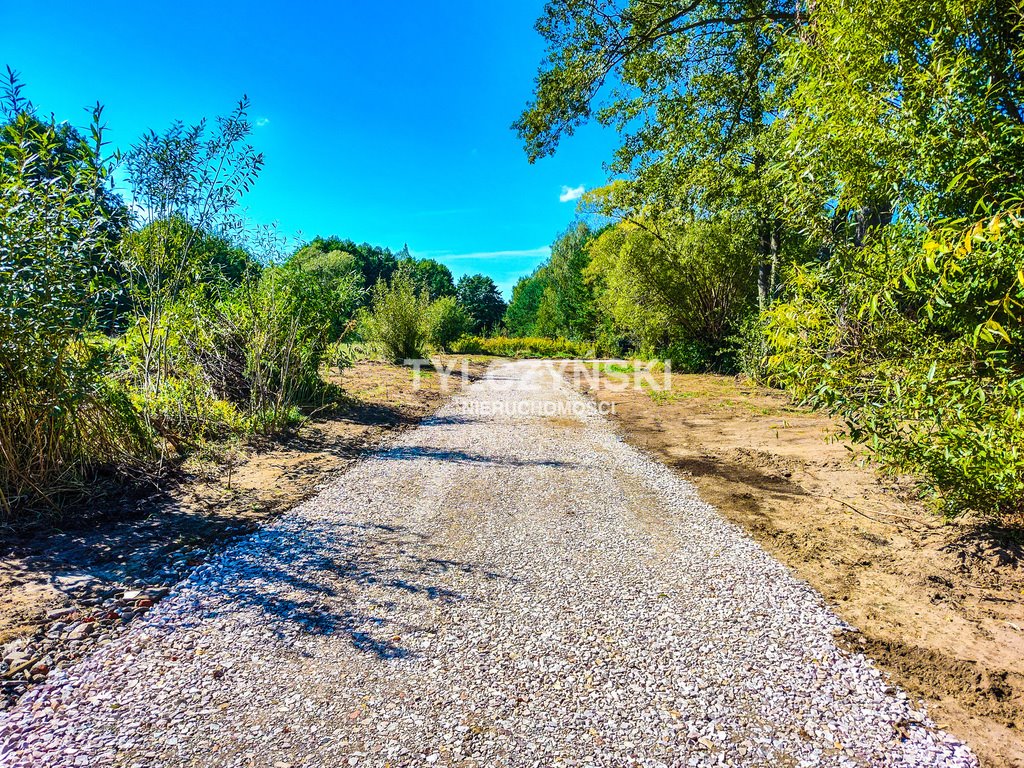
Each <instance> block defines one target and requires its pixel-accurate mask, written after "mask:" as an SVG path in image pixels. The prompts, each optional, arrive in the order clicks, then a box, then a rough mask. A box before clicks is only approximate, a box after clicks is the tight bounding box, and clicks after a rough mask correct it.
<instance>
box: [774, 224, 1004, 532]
mask: <svg viewBox="0 0 1024 768" xmlns="http://www.w3.org/2000/svg"><path fill="white" fill-rule="evenodd" d="M931 237H932V236H929V235H927V234H926V233H923V232H917V231H903V232H894V231H890V232H889V233H887V235H886V236H885V237H882V238H879V239H878V240H877V241H876V242H874V243H872V244H871V245H870V246H867V247H864V248H854V249H848V250H845V251H841V252H839V253H837V254H836V255H834V256H833V257H832V258H831V259H830V260H829V261H827V262H825V263H822V264H819V265H814V266H810V267H806V268H803V269H800V270H797V271H796V272H795V275H794V279H793V280H792V281H791V285H790V290H791V291H792V297H791V298H790V299H789V300H788V301H786V302H783V303H780V304H778V305H777V306H775V307H774V308H773V309H772V310H771V311H770V312H768V313H767V315H766V323H767V330H768V334H769V341H770V344H771V346H772V348H773V349H772V355H771V358H770V372H771V377H772V380H773V381H774V382H776V383H779V384H782V385H784V386H786V387H787V388H789V389H790V390H791V391H793V392H794V393H796V394H797V395H798V396H800V397H801V398H803V400H804V401H805V402H807V403H808V404H810V405H812V406H816V407H821V408H825V409H827V410H829V411H831V412H832V413H834V414H837V415H838V416H840V417H841V418H842V419H843V420H844V422H845V424H846V430H847V432H848V433H849V435H850V436H851V437H852V438H853V439H855V440H858V441H861V442H864V443H866V444H867V445H868V446H869V447H870V448H871V449H872V450H873V452H874V455H875V457H876V458H877V459H878V460H879V461H880V462H881V463H882V465H883V466H885V467H886V468H888V469H890V470H892V471H898V472H907V473H910V474H912V475H915V476H917V477H918V478H920V481H921V485H922V489H923V490H924V491H925V492H926V493H927V494H928V495H930V496H931V497H932V498H933V499H935V501H936V502H937V503H938V504H939V505H940V506H941V509H942V510H943V511H944V512H945V514H946V515H947V516H948V517H953V516H956V515H959V514H961V513H963V512H965V511H974V512H976V513H979V514H981V515H983V516H985V517H988V518H991V519H1000V518H1004V517H1006V516H1011V515H1018V514H1020V513H1021V512H1022V511H1024V359H1022V357H1024V356H1022V342H1024V336H1022V334H1021V330H1020V323H1019V322H1018V321H1014V319H1013V318H1014V317H1015V315H1016V313H1017V312H1018V308H1019V307H1020V306H1021V305H1022V303H1024V277H1022V273H1021V272H1020V271H1019V270H1020V263H1021V260H1020V253H1021V249H1022V248H1024V238H1022V237H1021V234H1020V231H1019V230H1016V229H1015V230H1013V231H1010V232H1009V233H1003V234H1002V235H1001V236H999V237H998V238H992V242H988V243H986V242H985V241H984V235H982V236H980V237H976V236H972V237H971V240H972V241H973V242H970V243H968V245H967V247H966V248H964V249H963V250H962V252H961V253H960V254H959V255H958V257H956V258H954V257H953V256H952V254H948V253H947V254H941V253H940V254H936V253H932V254H931V255H929V257H928V258H927V259H922V257H921V254H922V253H927V252H928V251H929V248H935V247H936V246H929V245H928V243H929V242H934V241H933V240H932V239H931ZM922 244H924V246H925V247H924V249H922ZM943 248H944V246H943ZM894 275H896V276H900V275H902V278H897V281H896V282H894V279H893V276H894Z"/></svg>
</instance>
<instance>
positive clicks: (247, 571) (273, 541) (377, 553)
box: [192, 521, 514, 659]
mask: <svg viewBox="0 0 1024 768" xmlns="http://www.w3.org/2000/svg"><path fill="white" fill-rule="evenodd" d="M430 549H431V542H430V540H429V539H428V538H425V537H423V536H421V535H418V534H415V533H414V532H412V531H410V530H408V529H407V528H405V527H402V526H386V525H375V524H368V523H356V522H341V523H338V522H333V521H332V522H331V523H330V524H326V523H324V522H310V524H309V525H302V526H297V525H287V526H281V527H275V528H269V529H264V530H261V531H260V532H259V533H257V534H255V535H254V536H252V537H251V538H250V539H249V540H247V541H244V542H241V543H240V544H239V545H238V546H236V547H235V548H233V549H232V550H229V551H227V552H225V553H224V554H223V555H222V557H221V558H220V560H219V561H218V562H217V564H216V573H215V575H214V578H216V579H217V581H218V582H220V583H221V586H220V588H219V590H218V593H217V594H218V599H217V600H216V601H215V604H214V607H213V608H212V609H208V610H206V611H204V612H201V613H197V614H196V615H195V616H194V617H193V618H192V623H194V624H199V623H200V622H202V621H203V620H205V619H208V618H211V617H215V616H218V615H230V614H237V613H238V612H243V613H244V612H246V611H255V612H257V613H258V614H259V616H260V619H259V620H260V622H261V623H263V624H264V625H265V626H267V627H268V628H269V629H270V630H271V631H272V632H273V634H274V635H275V636H276V637H277V638H279V639H280V640H282V641H284V642H294V641H295V640H296V639H297V638H299V637H301V636H303V635H316V636H332V635H338V636H340V637H343V638H345V639H347V641H348V642H349V643H350V644H351V645H352V647H353V648H355V649H356V650H358V651H360V652H363V653H368V654H371V655H373V656H376V657H377V658H380V659H403V658H409V657H412V656H415V655H416V653H415V651H414V650H413V649H411V648H409V647H407V646H405V645H402V644H401V642H400V639H401V638H403V637H405V636H407V635H410V634H416V633H422V632H426V631H429V630H428V629H427V628H425V627H421V626H415V625H410V624H408V623H406V622H405V620H404V618H403V617H404V616H405V615H407V614H408V613H410V612H411V613H414V614H415V612H416V609H417V608H419V607H423V606H424V605H427V604H430V603H441V604H450V603H454V602H458V601H462V600H467V599H472V598H471V596H468V595H466V594H464V593H463V592H462V591H461V590H460V589H459V588H457V586H456V579H455V577H457V576H460V575H465V574H478V575H479V577H480V578H482V579H484V580H499V579H500V580H509V579H511V580H514V578H513V577H510V576H507V575H504V574H501V573H498V572H495V571H492V570H489V569H486V568H481V567H480V566H479V565H476V564H474V563H469V562H464V561H458V560H450V559H443V558H438V557H434V556H432V555H431V554H430Z"/></svg>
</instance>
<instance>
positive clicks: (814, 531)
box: [569, 364, 1024, 768]
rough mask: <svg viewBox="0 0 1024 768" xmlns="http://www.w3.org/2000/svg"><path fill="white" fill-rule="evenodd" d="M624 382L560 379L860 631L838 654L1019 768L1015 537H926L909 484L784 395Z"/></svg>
mask: <svg viewBox="0 0 1024 768" xmlns="http://www.w3.org/2000/svg"><path fill="white" fill-rule="evenodd" d="M624 368H625V367H624V366H619V367H618V368H612V367H610V366H608V365H607V364H606V365H604V366H602V370H601V373H600V375H599V378H596V379H588V378H587V377H586V376H578V377H575V378H578V382H577V383H578V385H579V386H580V387H581V388H583V389H585V390H587V391H590V392H591V394H592V395H593V396H594V397H595V398H596V399H597V400H598V401H599V402H603V403H607V404H609V405H610V404H614V406H615V413H616V415H615V419H616V422H617V424H618V425H619V428H620V429H621V431H622V433H623V435H624V436H625V437H626V439H627V440H629V441H630V442H631V443H633V444H634V445H636V446H638V447H641V448H643V449H646V450H648V451H650V452H651V453H652V454H654V455H655V456H657V457H658V458H660V459H661V460H662V461H664V462H665V463H667V464H668V465H669V466H671V467H673V468H675V469H676V470H677V471H679V472H680V473H682V474H683V475H685V476H686V477H687V478H689V479H691V480H692V481H693V482H694V483H695V484H696V485H697V487H698V488H699V489H700V492H701V494H702V495H703V497H704V498H705V499H706V500H707V501H709V502H710V503H712V504H714V505H715V506H716V507H718V509H719V510H720V511H721V512H722V514H724V515H725V516H726V517H728V518H729V519H730V520H732V521H734V522H736V523H738V524H740V525H741V526H743V527H744V528H745V529H746V530H747V531H748V532H749V533H751V534H752V535H753V536H754V538H756V539H757V541H758V542H759V543H760V544H761V545H762V546H763V547H764V548H765V549H767V550H768V551H769V552H771V553H772V554H773V555H775V556H776V557H777V558H779V559H780V560H782V561H783V562H784V563H785V564H786V565H788V566H789V567H790V568H791V569H792V570H793V571H794V572H795V573H796V574H797V575H798V576H799V577H801V578H802V579H805V580H806V581H807V582H808V583H810V584H811V585H812V586H813V587H815V588H816V589H817V590H819V591H820V592H821V593H822V594H823V595H824V596H825V598H826V599H827V600H828V602H829V604H830V605H831V606H832V607H833V609H834V610H835V611H836V612H837V613H838V614H839V615H840V616H841V617H842V618H844V619H845V620H847V621H848V622H849V623H850V624H852V625H853V626H855V627H857V628H858V629H859V630H860V633H859V634H854V635H851V636H850V637H848V638H846V642H847V643H849V644H851V645H852V646H854V647H855V648H858V649H860V650H863V651H864V652H866V653H867V654H868V655H869V656H871V657H872V658H874V659H875V660H876V661H877V662H878V664H879V665H880V666H881V668H882V669H884V670H886V671H887V672H888V673H890V674H891V675H892V676H893V678H894V679H895V680H896V681H897V682H898V683H899V684H900V685H901V686H903V687H904V688H905V689H906V690H908V691H909V692H910V693H911V694H912V695H915V696H919V697H922V698H923V699H925V700H926V701H927V703H928V707H929V712H931V714H932V716H933V717H934V718H935V719H936V720H937V721H938V723H939V724H940V725H943V726H945V727H947V728H948V729H949V730H950V731H952V732H953V733H955V734H957V735H958V736H960V737H961V738H963V739H964V740H965V741H967V743H968V744H970V745H971V747H972V748H973V749H974V750H975V751H976V752H977V753H978V754H979V755H980V756H981V758H982V760H983V761H984V763H985V764H986V765H988V766H991V768H997V767H998V768H1002V767H1003V766H1024V733H1022V731H1021V729H1024V572H1022V569H1021V568H1020V559H1019V558H1020V553H1021V548H1020V538H1017V539H1016V542H1014V536H1013V532H1010V533H1009V534H1007V533H1006V532H1003V533H1001V534H995V535H993V534H992V533H991V532H986V531H984V530H982V529H979V528H977V527H970V526H967V525H948V526H944V525H940V524H939V523H938V521H937V520H936V519H935V518H934V517H933V516H931V515H930V514H929V513H928V511H927V510H925V509H924V508H923V507H922V505H921V504H920V503H918V502H917V501H916V500H915V498H914V496H913V493H912V489H911V487H910V484H909V483H907V482H906V481H902V482H900V481H890V480H886V479H884V478H881V477H880V476H879V475H878V474H877V473H876V472H875V471H873V470H871V469H870V468H866V467H864V466H862V465H861V463H860V462H859V461H858V460H857V458H856V456H855V455H854V454H853V453H852V452H851V450H850V448H849V446H848V444H847V443H844V442H842V441H834V440H833V441H829V436H830V435H833V434H834V433H835V431H836V424H835V423H833V422H832V421H830V420H829V419H828V418H826V417H824V416H822V415H820V414H816V413H810V412H808V411H806V410H804V409H801V408H798V407H795V406H794V405H793V404H792V403H791V402H790V401H789V399H788V398H787V397H786V396H785V395H783V394H780V393H778V392H774V391H771V390H766V389H761V388H758V387H755V386H752V385H750V384H749V383H747V382H744V381H740V380H737V379H733V378H729V377H723V376H691V375H675V376H673V377H672V387H671V391H668V392H661V393H659V392H651V391H649V388H647V389H641V390H639V391H638V390H636V389H634V388H633V387H632V386H629V387H628V388H627V389H625V390H622V383H623V378H624V377H625V378H628V379H629V381H630V384H631V383H632V381H633V380H634V376H633V375H632V374H630V373H628V372H625V373H623V369H624ZM572 370H573V369H572V368H570V369H569V371H570V374H571V372H572ZM576 370H577V371H578V370H579V369H578V368H576ZM585 370H586V371H587V372H592V371H593V366H590V367H588V368H586V369H585ZM656 378H657V381H658V384H659V385H661V384H663V382H664V380H663V377H661V376H659V377H656ZM610 387H615V388H617V389H619V390H621V391H616V390H615V389H613V388H610ZM1018 536H1019V533H1018Z"/></svg>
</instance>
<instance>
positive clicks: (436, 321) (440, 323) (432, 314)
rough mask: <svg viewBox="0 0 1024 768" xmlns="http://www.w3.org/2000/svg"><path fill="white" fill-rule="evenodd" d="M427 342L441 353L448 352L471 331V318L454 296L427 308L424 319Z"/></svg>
mask: <svg viewBox="0 0 1024 768" xmlns="http://www.w3.org/2000/svg"><path fill="white" fill-rule="evenodd" d="M424 320H425V323H426V336H427V341H428V342H429V343H430V345H431V346H432V347H434V348H435V349H438V350H440V351H442V352H443V351H446V350H448V349H449V348H450V347H451V346H452V344H454V343H455V342H456V341H457V340H458V339H459V338H461V337H462V335H463V334H464V333H465V332H466V331H467V330H468V329H469V326H470V322H471V320H470V317H469V315H468V314H466V310H465V309H463V308H462V305H461V304H459V302H458V300H457V299H456V298H455V297H454V296H444V297H442V298H440V299H438V300H437V301H435V302H433V303H432V304H431V305H430V306H429V307H428V308H427V314H426V317H425V318H424Z"/></svg>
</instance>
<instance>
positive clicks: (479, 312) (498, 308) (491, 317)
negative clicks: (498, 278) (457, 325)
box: [456, 275, 505, 333]
mask: <svg viewBox="0 0 1024 768" xmlns="http://www.w3.org/2000/svg"><path fill="white" fill-rule="evenodd" d="M456 294H457V296H458V299H459V303H460V304H461V305H462V306H463V308H464V309H465V310H466V312H467V313H468V314H469V317H470V320H471V325H472V330H473V331H474V332H475V333H486V332H490V331H493V330H494V329H495V328H496V327H497V326H498V323H500V322H501V318H502V316H503V315H504V314H505V301H504V300H503V299H502V298H501V292H500V291H499V290H498V286H497V285H495V283H494V281H493V280H492V279H491V278H489V277H488V276H487V275H463V276H462V277H460V278H459V283H458V285H457V286H456Z"/></svg>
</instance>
